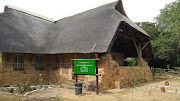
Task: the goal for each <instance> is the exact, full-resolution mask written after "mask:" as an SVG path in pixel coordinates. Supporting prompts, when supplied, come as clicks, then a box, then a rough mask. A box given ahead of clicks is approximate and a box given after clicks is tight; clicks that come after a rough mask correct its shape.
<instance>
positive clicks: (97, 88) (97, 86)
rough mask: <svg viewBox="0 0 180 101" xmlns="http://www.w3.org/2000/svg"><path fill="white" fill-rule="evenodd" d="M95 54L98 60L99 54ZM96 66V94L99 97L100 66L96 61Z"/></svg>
mask: <svg viewBox="0 0 180 101" xmlns="http://www.w3.org/2000/svg"><path fill="white" fill-rule="evenodd" d="M94 54H95V58H96V59H98V53H94ZM95 65H96V94H97V95H99V85H98V65H97V61H95Z"/></svg>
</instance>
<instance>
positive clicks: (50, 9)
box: [0, 0, 176, 22]
mask: <svg viewBox="0 0 180 101" xmlns="http://www.w3.org/2000/svg"><path fill="white" fill-rule="evenodd" d="M114 1H117V0H0V12H3V10H4V6H5V5H7V4H9V5H12V6H15V7H18V8H21V9H25V10H28V11H31V12H34V13H38V14H41V15H43V16H46V17H49V18H53V19H54V20H59V19H61V18H64V17H67V16H72V15H74V14H77V13H80V12H83V11H86V10H88V9H92V8H96V7H98V6H101V5H104V4H107V3H110V2H114ZM122 1H123V5H124V9H125V12H126V14H127V15H128V17H129V18H130V19H131V20H132V21H134V22H145V21H150V22H153V19H154V17H156V16H157V15H158V14H159V13H160V9H162V8H164V6H165V5H166V4H169V3H171V2H173V1H176V0H122Z"/></svg>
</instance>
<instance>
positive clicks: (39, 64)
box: [35, 55, 44, 69]
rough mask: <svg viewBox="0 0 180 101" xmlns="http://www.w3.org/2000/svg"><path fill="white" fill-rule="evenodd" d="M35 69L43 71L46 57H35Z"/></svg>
mask: <svg viewBox="0 0 180 101" xmlns="http://www.w3.org/2000/svg"><path fill="white" fill-rule="evenodd" d="M35 68H36V69H42V68H44V57H43V56H41V55H36V57H35Z"/></svg>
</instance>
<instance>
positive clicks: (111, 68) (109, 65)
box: [85, 54, 153, 90]
mask: <svg viewBox="0 0 180 101" xmlns="http://www.w3.org/2000/svg"><path fill="white" fill-rule="evenodd" d="M142 62H143V66H141V67H138V66H119V64H118V63H117V62H116V61H115V60H113V59H112V55H111V54H105V55H103V56H101V57H100V61H99V62H98V68H99V74H101V76H100V77H99V85H100V89H101V90H107V89H114V88H124V87H129V86H132V85H135V84H136V83H142V82H146V81H149V80H152V79H153V75H152V73H151V70H150V68H149V66H148V65H147V62H145V61H142ZM85 81H86V82H85V85H87V86H88V87H90V88H88V87H86V88H87V89H90V90H91V89H92V88H91V86H92V85H90V82H92V81H94V83H95V76H87V75H86V80H85ZM94 86H95V84H94Z"/></svg>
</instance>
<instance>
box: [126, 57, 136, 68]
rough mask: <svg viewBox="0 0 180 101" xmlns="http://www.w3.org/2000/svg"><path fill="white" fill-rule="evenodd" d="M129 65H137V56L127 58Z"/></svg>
mask: <svg viewBox="0 0 180 101" xmlns="http://www.w3.org/2000/svg"><path fill="white" fill-rule="evenodd" d="M127 63H128V66H136V58H127Z"/></svg>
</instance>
